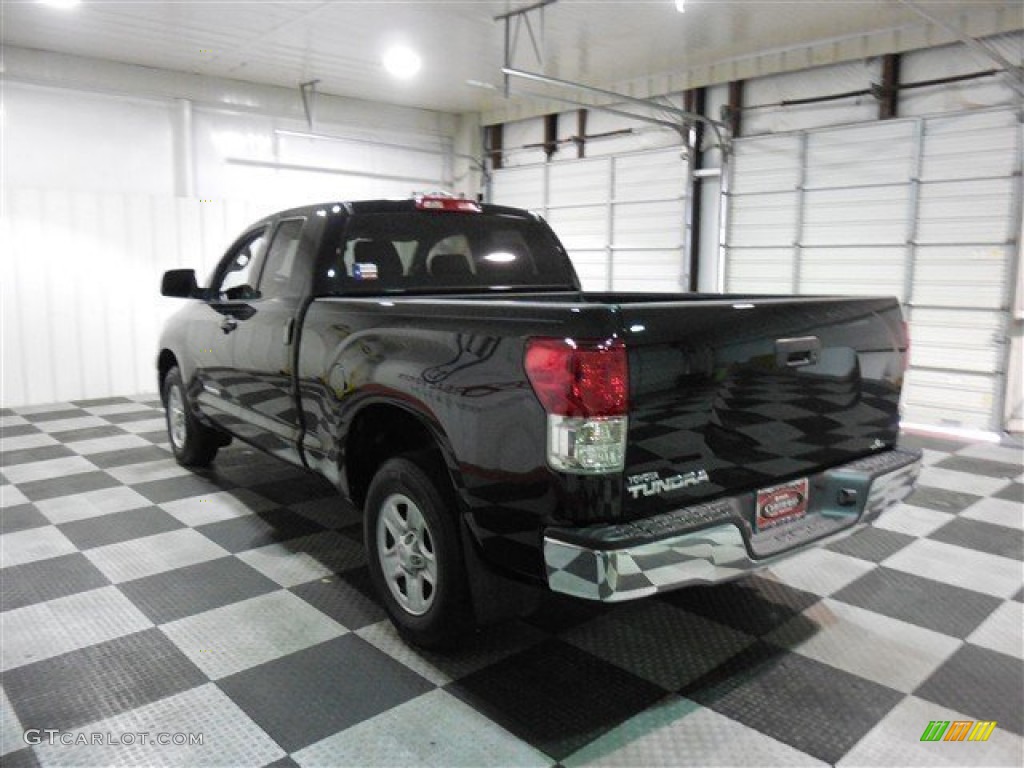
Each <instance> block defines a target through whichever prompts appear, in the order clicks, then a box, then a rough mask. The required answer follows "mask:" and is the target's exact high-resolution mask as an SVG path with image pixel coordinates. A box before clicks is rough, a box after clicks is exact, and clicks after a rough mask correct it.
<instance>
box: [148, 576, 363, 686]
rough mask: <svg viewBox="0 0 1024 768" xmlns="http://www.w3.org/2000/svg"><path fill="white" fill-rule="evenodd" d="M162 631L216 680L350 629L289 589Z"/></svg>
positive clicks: (163, 627)
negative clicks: (288, 590)
mask: <svg viewBox="0 0 1024 768" xmlns="http://www.w3.org/2000/svg"><path fill="white" fill-rule="evenodd" d="M160 630H161V631H162V632H163V633H164V634H165V635H167V637H169V638H170V639H171V642H173V643H174V644H175V645H176V646H178V648H180V649H181V652H182V653H184V654H185V655H186V656H188V658H189V660H191V661H192V663H193V664H195V665H196V666H197V667H199V668H200V669H201V670H203V672H205V673H206V675H207V676H208V677H209V678H210V679H212V680H219V679H220V678H222V677H226V676H228V675H232V674H234V673H235V672H240V671H242V670H243V669H249V668H250V667H255V666H256V665H257V664H263V663H264V662H267V661H272V660H273V659H277V658H280V657H281V656H286V655H287V654H289V653H295V652H296V651H301V650H302V649H304V648H309V647H310V646H312V645H316V644H317V643H323V642H326V641H327V640H331V639H333V638H335V637H340V636H341V635H344V634H345V633H347V632H348V630H347V629H346V628H345V627H343V626H341V624H339V623H338V622H336V621H334V620H333V619H331V618H329V617H328V616H327V615H325V614H323V613H321V612H320V611H318V610H317V609H316V608H314V607H313V606H311V605H310V604H309V603H307V602H306V601H305V600H303V599H302V598H301V597H297V596H296V595H293V594H292V593H291V592H287V591H284V590H281V591H279V592H271V593H269V594H266V595H261V596H259V597H253V598H251V599H249V600H243V601H241V602H239V603H232V604H231V605H226V606H224V607H223V608H215V609H214V610H212V611H206V612H205V613H200V614H198V615H196V616H189V617H187V618H184V619H179V620H177V621H173V622H171V623H170V624H164V625H162V626H161V627H160Z"/></svg>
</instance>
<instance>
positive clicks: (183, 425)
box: [163, 368, 224, 467]
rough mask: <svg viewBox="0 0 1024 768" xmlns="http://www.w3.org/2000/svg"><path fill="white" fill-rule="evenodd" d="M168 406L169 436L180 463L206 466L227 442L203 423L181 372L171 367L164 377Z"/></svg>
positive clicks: (164, 394) (164, 397)
mask: <svg viewBox="0 0 1024 768" xmlns="http://www.w3.org/2000/svg"><path fill="white" fill-rule="evenodd" d="M163 400H164V409H165V411H166V414H167V437H168V438H169V439H170V442H171V450H172V451H173V452H174V458H175V459H177V460H178V463H179V464H181V465H182V466H185V467H205V466H207V465H209V463H210V462H211V461H213V458H214V456H216V455H217V451H218V450H219V449H220V447H221V445H223V443H224V441H223V439H222V438H221V436H220V435H219V434H218V433H217V432H216V431H215V430H213V429H210V428H209V427H207V426H206V425H204V424H202V423H201V422H200V421H199V420H198V419H197V418H196V417H195V414H193V413H192V410H191V409H190V408H189V406H188V399H187V397H186V395H185V385H184V384H183V383H182V381H181V372H180V371H179V370H178V369H177V368H171V370H169V371H168V372H167V375H166V376H165V377H164V391H163Z"/></svg>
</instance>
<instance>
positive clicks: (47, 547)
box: [0, 525, 78, 568]
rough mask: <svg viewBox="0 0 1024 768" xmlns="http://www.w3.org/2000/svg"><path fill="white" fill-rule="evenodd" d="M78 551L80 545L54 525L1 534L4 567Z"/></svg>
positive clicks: (0, 563) (1, 558)
mask: <svg viewBox="0 0 1024 768" xmlns="http://www.w3.org/2000/svg"><path fill="white" fill-rule="evenodd" d="M77 551H78V547H76V546H75V545H74V544H72V543H71V541H70V540H69V539H68V538H67V536H65V535H64V534H63V533H61V532H60V531H59V530H57V528H55V527H54V526H52V525H47V526H43V527H41V528H30V529H28V530H26V531H15V532H14V533H5V534H4V535H3V536H0V565H2V567H4V568H10V567H11V566H14V565H24V564H25V563H34V562H36V561H38V560H49V559H50V558H51V557H60V556H61V555H70V554H71V553H72V552H77Z"/></svg>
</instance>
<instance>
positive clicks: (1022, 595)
mask: <svg viewBox="0 0 1024 768" xmlns="http://www.w3.org/2000/svg"><path fill="white" fill-rule="evenodd" d="M1013 599H1014V600H1016V601H1017V602H1018V603H1024V587H1021V588H1020V589H1019V590H1017V594H1016V595H1014V596H1013Z"/></svg>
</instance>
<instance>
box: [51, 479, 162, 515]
mask: <svg viewBox="0 0 1024 768" xmlns="http://www.w3.org/2000/svg"><path fill="white" fill-rule="evenodd" d="M151 503H152V502H150V500H149V499H147V498H146V497H145V496H143V495H142V494H141V493H138V492H137V491H133V490H132V489H131V488H127V487H125V486H117V487H114V488H102V489H100V490H98V491H87V492H86V493H76V494H75V495H73V496H58V497H57V498H53V499H44V500H43V501H37V502H36V509H38V510H39V511H40V512H42V513H43V515H44V516H45V517H46V519H47V520H49V521H50V522H51V523H53V524H54V525H61V524H62V523H70V522H74V521H75V520H85V519H87V518H90V517H99V516H100V515H109V514H111V513H112V512H125V511H127V510H129V509H142V507H148V506H150V504H151Z"/></svg>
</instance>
